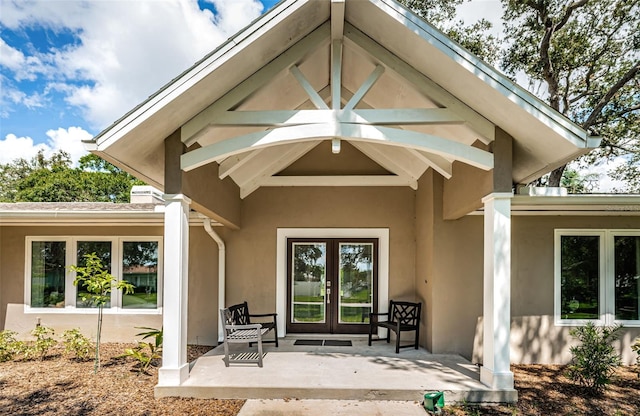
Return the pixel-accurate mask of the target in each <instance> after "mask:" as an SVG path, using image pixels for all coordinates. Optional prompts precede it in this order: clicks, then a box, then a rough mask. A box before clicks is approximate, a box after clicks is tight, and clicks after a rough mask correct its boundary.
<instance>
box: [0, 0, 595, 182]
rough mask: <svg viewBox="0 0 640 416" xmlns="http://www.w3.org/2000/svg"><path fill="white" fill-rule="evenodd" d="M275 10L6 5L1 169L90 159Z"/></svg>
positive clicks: (51, 1) (185, 1) (496, 9)
mask: <svg viewBox="0 0 640 416" xmlns="http://www.w3.org/2000/svg"><path fill="white" fill-rule="evenodd" d="M275 3H277V0H262V1H259V0H84V1H81V0H0V163H7V162H10V161H12V160H14V159H16V158H26V159H30V158H31V157H33V156H34V155H35V154H36V153H37V152H38V151H39V150H43V151H44V152H45V154H47V155H50V154H52V153H54V152H56V151H58V150H60V149H62V150H65V151H66V152H68V153H69V154H70V155H71V157H72V160H74V161H77V160H78V159H79V158H80V157H81V156H82V155H84V154H86V151H85V150H84V148H83V146H82V143H81V141H82V140H86V139H90V138H91V137H93V136H95V135H96V134H98V133H99V132H100V131H102V130H103V129H105V128H106V127H108V126H109V125H110V124H112V123H113V122H115V121H116V120H117V119H118V118H120V117H121V116H123V115H124V114H125V113H127V112H128V111H129V110H131V109H132V108H134V107H135V106H136V105H138V104H140V103H141V102H142V101H144V100H145V99H146V98H147V97H148V96H149V95H151V94H153V93H154V92H156V91H157V90H158V89H159V88H160V87H162V86H163V85H165V84H166V83H167V82H169V81H170V80H171V79H173V78H174V77H176V76H177V75H179V74H180V73H182V72H183V71H184V70H185V69H187V68H189V67H190V66H191V65H192V64H194V63H195V62H196V61H198V60H199V59H200V58H202V57H203V56H204V55H206V54H207V53H209V52H210V51H212V50H213V49H215V48H216V47H217V46H218V45H219V44H221V43H222V42H224V41H225V40H226V39H228V38H229V37H231V36H233V35H234V34H235V33H236V32H237V31H239V30H240V29H242V28H243V27H245V26H246V25H247V24H249V23H250V22H251V21H253V20H254V19H256V18H257V17H259V16H260V15H261V14H262V13H264V12H266V11H267V10H269V9H270V8H271V7H273V5H274V4H275ZM458 12H459V15H460V17H461V18H463V19H464V20H465V22H467V23H472V22H473V21H475V20H477V19H479V18H481V17H485V18H488V19H489V20H491V21H494V22H497V21H499V17H500V15H501V6H500V1H499V0H474V1H472V2H471V3H468V4H465V5H463V6H462V8H461V9H459V11H458ZM496 30H497V31H499V30H500V27H499V26H498V27H496ZM600 169H601V170H603V171H604V170H605V169H606V167H601V168H600ZM607 186H608V185H607V183H606V182H604V181H601V185H600V188H601V190H606V189H602V188H603V187H604V188H607Z"/></svg>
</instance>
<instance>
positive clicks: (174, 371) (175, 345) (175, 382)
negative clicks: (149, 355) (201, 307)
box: [158, 194, 191, 386]
mask: <svg viewBox="0 0 640 416" xmlns="http://www.w3.org/2000/svg"><path fill="white" fill-rule="evenodd" d="M164 198H165V213H164V289H163V291H162V293H163V297H162V303H163V307H162V325H163V330H164V337H163V339H164V341H163V346H162V367H161V368H160V370H159V371H158V385H159V386H179V385H180V384H182V383H183V382H184V381H185V380H186V379H187V378H188V377H189V364H188V363H187V304H188V289H189V205H190V204H191V200H190V199H189V198H187V197H186V196H184V195H182V194H177V195H165V196H164Z"/></svg>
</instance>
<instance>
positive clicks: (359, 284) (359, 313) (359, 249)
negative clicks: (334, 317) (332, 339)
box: [338, 243, 374, 324]
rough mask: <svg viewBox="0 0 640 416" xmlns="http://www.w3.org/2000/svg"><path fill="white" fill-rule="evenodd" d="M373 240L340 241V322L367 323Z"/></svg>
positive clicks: (371, 300)
mask: <svg viewBox="0 0 640 416" xmlns="http://www.w3.org/2000/svg"><path fill="white" fill-rule="evenodd" d="M373 252H374V250H373V243H339V264H338V274H339V280H338V285H339V286H338V290H339V297H338V302H339V307H338V323H339V324H362V323H363V322H364V323H368V322H369V312H372V311H373V264H374V259H373Z"/></svg>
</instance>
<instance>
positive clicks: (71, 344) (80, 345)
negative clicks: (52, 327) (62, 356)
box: [62, 328, 93, 360]
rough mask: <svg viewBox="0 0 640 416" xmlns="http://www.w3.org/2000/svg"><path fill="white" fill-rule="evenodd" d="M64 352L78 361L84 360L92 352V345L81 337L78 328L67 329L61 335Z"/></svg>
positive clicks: (85, 338)
mask: <svg viewBox="0 0 640 416" xmlns="http://www.w3.org/2000/svg"><path fill="white" fill-rule="evenodd" d="M62 339H63V342H64V350H65V351H66V352H67V353H73V354H74V355H75V356H76V358H77V359H78V360H86V359H87V358H89V355H91V353H92V352H93V344H92V343H91V340H89V338H87V337H85V336H84V335H82V332H80V330H79V329H78V328H74V329H69V330H67V331H64V333H63V334H62Z"/></svg>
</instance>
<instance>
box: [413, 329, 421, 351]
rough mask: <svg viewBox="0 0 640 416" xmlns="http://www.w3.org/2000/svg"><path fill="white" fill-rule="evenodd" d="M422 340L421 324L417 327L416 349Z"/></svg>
mask: <svg viewBox="0 0 640 416" xmlns="http://www.w3.org/2000/svg"><path fill="white" fill-rule="evenodd" d="M419 342H420V325H418V326H417V327H416V342H415V345H414V347H415V349H418V343H419Z"/></svg>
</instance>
